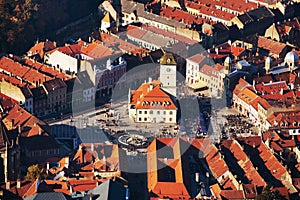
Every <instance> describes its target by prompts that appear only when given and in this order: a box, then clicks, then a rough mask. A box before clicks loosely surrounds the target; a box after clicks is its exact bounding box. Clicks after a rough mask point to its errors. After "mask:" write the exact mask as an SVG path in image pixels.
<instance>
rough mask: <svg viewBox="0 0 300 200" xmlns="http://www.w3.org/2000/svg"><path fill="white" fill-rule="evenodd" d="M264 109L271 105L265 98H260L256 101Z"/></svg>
mask: <svg viewBox="0 0 300 200" xmlns="http://www.w3.org/2000/svg"><path fill="white" fill-rule="evenodd" d="M258 103H259V104H260V105H261V106H262V107H263V108H264V109H266V110H268V109H270V108H271V107H272V106H271V105H270V104H269V103H268V102H267V101H266V100H265V99H263V98H262V99H261V100H260V101H259V102H258Z"/></svg>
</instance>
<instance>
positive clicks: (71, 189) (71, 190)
mask: <svg viewBox="0 0 300 200" xmlns="http://www.w3.org/2000/svg"><path fill="white" fill-rule="evenodd" d="M69 190H70V194H72V193H73V188H72V185H71V184H70V189H69Z"/></svg>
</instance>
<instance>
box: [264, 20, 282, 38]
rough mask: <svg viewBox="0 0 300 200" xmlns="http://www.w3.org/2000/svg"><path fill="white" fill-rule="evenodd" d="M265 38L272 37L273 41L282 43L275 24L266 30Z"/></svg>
mask: <svg viewBox="0 0 300 200" xmlns="http://www.w3.org/2000/svg"><path fill="white" fill-rule="evenodd" d="M265 37H266V38H269V37H270V38H271V39H273V40H276V41H278V42H279V41H280V36H279V34H278V31H277V30H276V26H275V24H273V25H272V26H270V27H269V28H268V29H267V30H266V32H265Z"/></svg>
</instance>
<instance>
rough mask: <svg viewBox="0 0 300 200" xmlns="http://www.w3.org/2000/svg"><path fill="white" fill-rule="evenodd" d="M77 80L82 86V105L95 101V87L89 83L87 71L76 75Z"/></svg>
mask: <svg viewBox="0 0 300 200" xmlns="http://www.w3.org/2000/svg"><path fill="white" fill-rule="evenodd" d="M77 78H78V79H79V81H80V82H81V86H82V89H83V90H82V101H83V103H86V102H91V101H94V99H95V85H94V84H93V82H92V81H91V79H90V77H89V75H88V73H87V71H82V72H78V73H77Z"/></svg>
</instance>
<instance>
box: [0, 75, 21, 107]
mask: <svg viewBox="0 0 300 200" xmlns="http://www.w3.org/2000/svg"><path fill="white" fill-rule="evenodd" d="M0 92H1V93H3V94H5V95H6V96H8V97H10V98H12V99H14V100H16V101H18V102H21V103H24V102H25V97H24V95H23V93H22V91H21V89H20V88H19V87H17V86H15V85H13V84H11V83H8V82H6V81H4V80H1V81H0Z"/></svg>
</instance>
